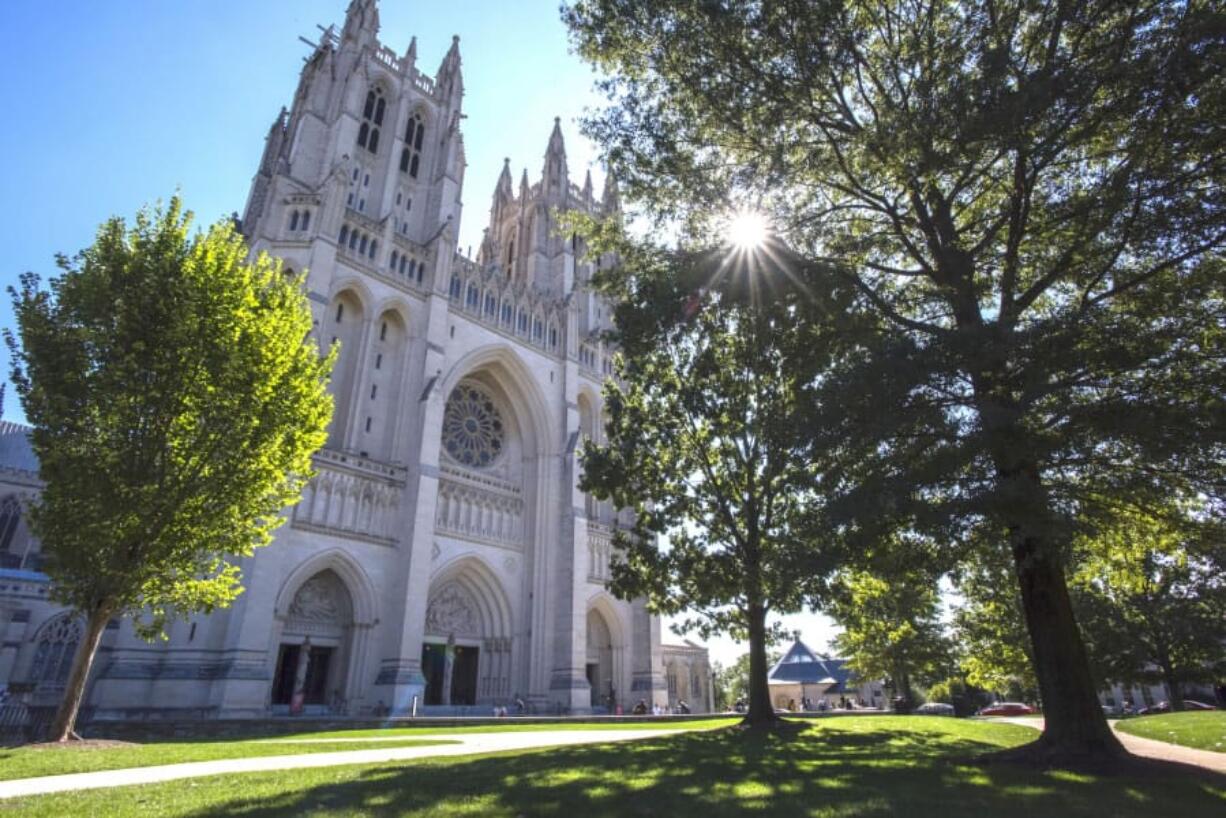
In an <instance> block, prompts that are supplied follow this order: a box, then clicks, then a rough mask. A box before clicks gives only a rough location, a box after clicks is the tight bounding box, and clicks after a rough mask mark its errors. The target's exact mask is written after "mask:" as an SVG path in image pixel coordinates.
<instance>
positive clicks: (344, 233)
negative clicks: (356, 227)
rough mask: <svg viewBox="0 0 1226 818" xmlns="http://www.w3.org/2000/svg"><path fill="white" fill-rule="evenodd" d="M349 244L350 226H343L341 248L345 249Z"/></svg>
mask: <svg viewBox="0 0 1226 818" xmlns="http://www.w3.org/2000/svg"><path fill="white" fill-rule="evenodd" d="M348 243H349V225H347V224H343V225H341V246H342V247H344V246H345V245H346V244H348Z"/></svg>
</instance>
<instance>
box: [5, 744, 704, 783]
mask: <svg viewBox="0 0 1226 818" xmlns="http://www.w3.org/2000/svg"><path fill="white" fill-rule="evenodd" d="M679 732H682V731H681V730H659V729H655V730H538V731H527V732H522V733H513V732H512V733H456V734H447V733H443V734H432V735H431V734H425V733H423V734H422V735H420V736H418V735H414V736H408V737H405V736H402V737H399V740H401V741H403V740H405V739H406V738H412V739H415V740H416V739H422V740H427V739H436V740H440V741H444V740H445V741H454V742H457V743H456V744H435V745H431V746H429V747H388V748H387V749H374V750H344V751H338V752H331V753H313V754H309V755H293V756H266V757H263V758H227V759H218V760H216V761H192V762H188V763H186V764H167V765H164V766H161V767H132V768H129V769H126V770H100V771H98V772H91V773H71V774H69V775H51V776H42V777H40V778H20V779H16V780H14V781H0V798H16V797H18V796H23V795H44V794H46V793H52V792H66V791H68V790H89V789H98V788H102V787H126V786H129V785H131V784H156V783H158V782H162V781H175V780H177V779H181V778H200V777H202V776H206V775H229V774H232V773H252V772H265V771H269V770H293V769H302V768H306V767H332V766H336V765H340V764H380V763H383V762H388V761H408V760H412V759H419V758H443V757H446V756H463V755H473V754H477V753H497V752H502V751H505V750H532V749H536V748H540V747H562V746H567V745H573V744H601V743H606V742H613V741H635V740H639V739H645V738H658V737H663V736H670V735H673V734H675V733H679ZM328 741H329V742H331V741H335V739H328ZM362 741H369V739H362Z"/></svg>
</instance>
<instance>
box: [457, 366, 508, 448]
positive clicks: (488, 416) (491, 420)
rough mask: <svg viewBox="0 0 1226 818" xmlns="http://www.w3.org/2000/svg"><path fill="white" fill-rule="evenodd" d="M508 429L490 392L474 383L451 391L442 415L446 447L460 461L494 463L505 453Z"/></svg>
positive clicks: (462, 385)
mask: <svg viewBox="0 0 1226 818" xmlns="http://www.w3.org/2000/svg"><path fill="white" fill-rule="evenodd" d="M505 432H506V429H505V427H504V426H503V422H502V413H501V412H499V411H498V406H497V404H496V403H495V402H494V399H493V398H492V397H490V395H489V393H487V392H486V391H485V390H483V389H481V388H480V387H478V386H475V385H473V384H471V383H462V384H460V385H459V386H457V387H456V388H455V389H453V390H452V391H451V395H450V396H449V397H448V398H447V409H446V411H445V413H444V415H443V447H444V448H445V449H446V450H447V454H449V455H451V457H452V458H453V459H454V460H455V461H456V462H457V463H459V464H461V465H463V466H468V467H470V468H484V467H486V466H490V465H492V464H493V463H494V462H495V461H496V460H497V459H498V456H499V455H501V454H502V450H503V445H504V442H505Z"/></svg>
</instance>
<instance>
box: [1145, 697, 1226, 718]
mask: <svg viewBox="0 0 1226 818" xmlns="http://www.w3.org/2000/svg"><path fill="white" fill-rule="evenodd" d="M1183 709H1184V710H1217V708H1216V707H1214V706H1213V705H1211V704H1205V703H1204V702H1197V701H1193V700H1192V699H1184V700H1183ZM1169 712H1171V703H1170V702H1158V703H1157V704H1151V705H1150V706H1149V707H1142V708H1141V709H1140V710H1138V711H1137V715H1138V716H1156V715H1158V714H1159V713H1169Z"/></svg>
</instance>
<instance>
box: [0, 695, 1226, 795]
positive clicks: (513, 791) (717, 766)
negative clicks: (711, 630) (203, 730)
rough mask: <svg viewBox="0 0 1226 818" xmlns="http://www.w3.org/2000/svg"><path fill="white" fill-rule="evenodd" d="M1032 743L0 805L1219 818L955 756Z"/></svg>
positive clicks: (1142, 791)
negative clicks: (1175, 817) (971, 762)
mask: <svg viewBox="0 0 1226 818" xmlns="http://www.w3.org/2000/svg"><path fill="white" fill-rule="evenodd" d="M1034 737H1035V733H1034V730H1032V729H1029V728H1026V727H1020V726H1017V725H1010V724H991V723H985V722H973V721H966V720H955V719H935V718H925V717H910V718H908V717H873V718H841V719H824V720H821V721H818V722H817V723H815V724H812V725H809V726H807V727H806V728H804V729H803V731H802V732H798V733H791V734H789V733H782V734H765V735H763V734H760V733H746V732H743V731H739V730H732V729H729V730H711V731H702V732H688V733H684V734H681V735H673V736H663V737H661V738H658V739H651V740H647V741H640V742H635V743H633V744H613V745H588V746H580V747H573V748H558V749H552V750H539V751H531V752H521V753H505V754H500V755H489V756H482V757H475V758H463V759H438V760H434V761H417V762H405V763H396V764H379V765H364V766H356V765H355V766H345V767H331V768H325V769H311V770H293V771H285V772H278V773H253V774H248V775H243V776H229V777H216V778H205V779H195V780H190V781H178V782H173V783H168V784H158V785H150V786H142V787H127V788H122V789H113V790H106V791H93V792H83V793H75V794H71V795H68V794H65V795H52V796H40V797H36V798H27V799H20V800H14V801H0V815H4V816H7V815H31V816H55V818H59V817H60V816H66V815H74V816H75V815H81V816H98V818H105V817H106V816H131V815H157V816H179V818H183V817H184V816H191V818H205V816H235V817H237V816H242V817H243V818H271V816H281V815H284V816H312V817H313V818H322V816H372V818H391V816H432V817H433V816H441V817H442V818H451V817H452V816H482V817H483V818H484V817H485V816H494V817H495V818H497V817H498V816H506V817H507V818H510V817H511V816H525V817H528V816H565V818H602V817H603V816H669V818H685V816H701V818H722V816H732V815H738V816H739V815H745V814H750V815H763V816H767V815H771V816H773V815H781V816H810V817H811V818H851V817H852V816H865V817H866V818H868V817H871V818H882V817H883V816H891V815H904V816H906V818H928V817H934V818H970V816H976V818H979V817H980V816H991V818H1035V816H1044V818H1060V817H1061V816H1087V817H1088V816H1113V818H1131V816H1136V817H1137V818H1154V816H1159V815H1161V816H1167V815H1170V816H1176V815H1178V816H1180V817H1181V818H1198V816H1214V818H1218V817H1219V816H1221V815H1223V814H1226V780H1223V782H1222V783H1220V784H1211V783H1206V781H1205V780H1204V779H1203V778H1198V777H1192V776H1189V775H1185V774H1182V773H1178V772H1160V773H1158V772H1156V773H1152V774H1147V775H1137V774H1135V773H1134V774H1130V775H1128V776H1120V777H1118V778H1102V777H1095V776H1089V775H1077V774H1071V773H1063V772H1052V773H1041V772H1035V771H1030V770H1024V769H1019V768H1016V767H1012V766H1007V765H991V766H977V765H973V764H967V763H965V762H964V761H962V759H965V758H967V757H970V756H973V755H975V754H977V753H982V752H986V751H991V750H994V749H997V748H1001V747H1010V746H1015V745H1018V744H1021V743H1025V742H1027V741H1031V740H1033V739H1034Z"/></svg>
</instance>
